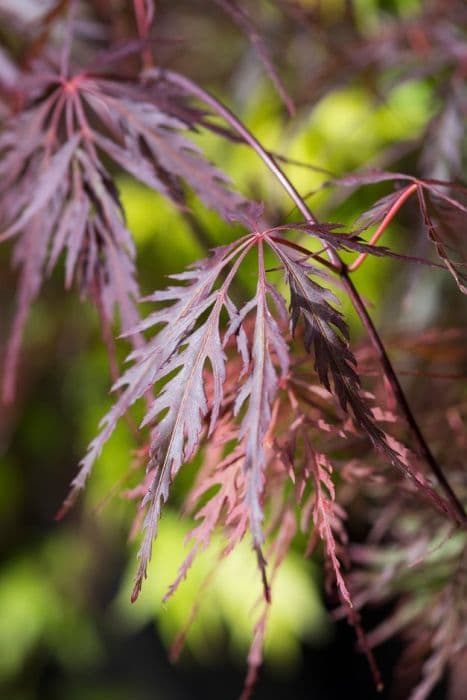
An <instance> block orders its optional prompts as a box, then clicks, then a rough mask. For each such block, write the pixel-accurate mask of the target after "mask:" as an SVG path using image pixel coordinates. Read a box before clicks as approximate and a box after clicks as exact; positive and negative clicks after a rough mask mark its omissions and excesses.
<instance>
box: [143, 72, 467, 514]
mask: <svg viewBox="0 0 467 700" xmlns="http://www.w3.org/2000/svg"><path fill="white" fill-rule="evenodd" d="M154 74H155V75H157V76H160V77H161V78H165V79H167V80H169V81H170V82H171V83H173V84H176V85H178V86H179V87H180V88H181V89H182V90H184V91H186V92H187V93H189V94H191V95H193V96H194V97H197V98H198V99H199V100H201V101H202V102H204V103H205V104H207V105H208V106H210V107H211V108H212V109H213V110H214V111H215V112H216V113H217V114H218V115H219V116H221V117H222V118H223V119H225V121H226V122H227V123H228V124H229V125H230V127H231V128H232V129H234V130H235V131H236V132H237V133H238V134H239V136H240V137H241V138H242V139H243V140H244V141H245V143H246V144H247V145H249V146H250V147H251V148H252V149H253V150H254V151H255V152H256V154H257V155H258V156H259V157H260V158H261V159H262V161H263V162H264V163H265V165H266V166H267V167H268V168H269V170H270V171H271V172H272V173H273V175H274V176H275V177H276V179H277V180H278V182H279V183H280V184H281V186H282V187H283V189H284V190H285V191H286V192H287V194H288V195H289V197H290V198H291V199H292V201H293V202H294V203H295V204H296V206H297V208H298V209H299V211H300V212H301V213H302V215H303V216H304V218H305V219H306V220H307V221H311V222H312V223H318V222H317V220H316V218H315V216H314V215H313V213H312V212H311V210H310V209H309V208H308V206H307V204H306V203H305V201H304V200H303V198H302V197H301V195H300V194H299V193H298V191H297V190H296V189H295V187H294V185H293V184H292V183H291V181H290V180H289V178H288V177H287V175H286V174H285V173H284V171H283V170H282V169H281V167H280V166H279V165H278V164H277V163H276V161H275V160H274V158H273V157H272V156H271V155H270V154H269V153H268V152H267V151H266V150H265V149H264V148H263V146H262V145H261V143H260V142H259V141H258V139H257V138H256V137H255V136H254V135H253V134H252V133H251V132H250V130H249V129H248V128H247V127H246V126H245V125H244V124H243V123H242V122H241V121H240V120H239V119H238V118H237V117H236V116H235V114H234V113H233V112H231V111H230V109H229V108H228V107H226V106H225V105H223V104H222V103H221V102H219V100H217V99H216V98H215V97H214V96H213V95H211V94H210V93H209V92H207V91H206V90H204V89H203V88H202V87H200V86H199V85H197V84H196V83H193V82H192V81H191V80H190V79H189V78H186V77H185V76H183V75H180V74H179V73H175V72H173V71H162V70H157V71H154ZM407 196H409V195H407ZM401 205H402V203H401ZM394 213H395V212H394ZM318 237H319V235H318ZM323 243H324V244H325V246H326V252H327V255H328V257H329V259H330V260H331V263H332V264H333V267H334V271H335V272H336V273H337V274H338V275H339V276H340V277H341V279H342V284H343V286H344V288H345V290H346V292H347V294H348V295H349V298H350V299H351V301H352V304H353V306H354V308H355V310H356V312H357V314H358V316H359V318H360V320H361V322H362V324H363V326H364V327H365V329H366V331H367V333H368V336H369V338H370V341H371V343H372V345H373V348H374V349H375V351H376V353H377V355H378V357H379V360H380V362H381V365H382V367H383V371H384V374H385V376H386V379H387V381H388V382H389V384H390V386H391V389H392V391H393V394H394V396H395V398H396V401H397V403H398V406H399V409H400V411H401V413H402V414H403V415H404V417H405V420H406V421H407V423H408V425H409V427H410V429H411V430H412V433H413V436H414V438H415V440H416V442H417V444H418V448H419V450H420V453H421V455H422V456H423V457H424V459H425V460H426V462H427V464H428V466H429V467H430V469H431V471H432V472H433V474H434V475H435V476H436V478H437V479H438V482H439V484H440V486H441V488H442V489H443V491H444V493H445V495H446V498H447V500H448V502H449V503H450V505H451V507H452V510H453V515H454V516H455V518H456V519H457V522H458V523H459V524H462V525H466V524H467V515H466V513H465V510H464V507H463V505H462V503H461V502H460V500H459V499H458V497H457V496H456V494H455V493H454V491H453V489H452V487H451V485H450V484H449V481H448V480H447V478H446V476H445V474H444V472H443V469H442V467H441V466H440V465H439V464H438V462H437V460H436V458H435V457H434V455H433V453H432V452H431V450H430V447H429V446H428V443H427V441H426V439H425V437H424V435H423V433H422V431H421V429H420V427H419V425H418V423H417V420H416V418H415V416H414V414H413V413H412V409H411V408H410V406H409V403H408V401H407V398H406V396H405V393H404V390H403V388H402V386H401V384H400V382H399V379H398V377H397V374H396V371H395V369H394V367H393V366H392V364H391V360H390V359H389V356H388V354H387V352H386V348H385V347H384V344H383V342H382V340H381V338H380V336H379V333H378V331H377V330H376V327H375V325H374V323H373V321H372V319H371V317H370V315H369V314H368V311H367V309H366V307H365V305H364V303H363V300H362V298H361V296H360V294H359V292H358V291H357V289H356V288H355V286H354V284H353V282H352V280H351V279H350V276H349V271H348V268H347V267H346V265H345V264H344V262H343V261H342V260H341V259H340V257H339V255H338V254H337V253H336V252H335V250H333V249H332V248H330V247H329V246H328V245H326V243H325V242H324V241H323Z"/></svg>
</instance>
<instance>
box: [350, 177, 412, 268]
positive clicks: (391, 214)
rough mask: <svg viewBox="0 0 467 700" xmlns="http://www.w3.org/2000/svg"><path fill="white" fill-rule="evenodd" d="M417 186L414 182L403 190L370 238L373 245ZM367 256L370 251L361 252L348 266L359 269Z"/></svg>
mask: <svg viewBox="0 0 467 700" xmlns="http://www.w3.org/2000/svg"><path fill="white" fill-rule="evenodd" d="M417 187H418V184H417V183H414V184H413V185H409V187H406V188H405V189H404V190H402V193H401V196H400V197H399V198H398V199H396V201H395V202H394V204H393V205H392V207H391V208H390V210H389V211H388V213H387V214H386V216H385V217H384V219H383V221H382V222H381V224H380V225H379V226H378V228H377V229H376V231H375V232H374V234H373V235H372V237H371V238H370V241H369V242H370V244H371V245H374V244H375V243H377V242H378V241H379V239H380V238H381V236H382V235H383V233H384V232H385V230H386V229H387V227H388V226H389V224H390V223H391V221H392V220H393V218H394V217H395V215H396V214H397V212H398V211H399V209H400V208H401V206H402V205H403V204H404V202H406V201H407V200H408V199H409V197H410V195H411V194H413V192H416V191H417ZM367 257H368V253H360V255H359V256H358V257H357V258H356V260H354V261H353V263H352V264H351V265H349V266H348V268H347V269H348V271H349V272H354V271H355V270H357V269H358V268H359V267H360V265H362V264H363V263H364V262H365V260H366V259H367Z"/></svg>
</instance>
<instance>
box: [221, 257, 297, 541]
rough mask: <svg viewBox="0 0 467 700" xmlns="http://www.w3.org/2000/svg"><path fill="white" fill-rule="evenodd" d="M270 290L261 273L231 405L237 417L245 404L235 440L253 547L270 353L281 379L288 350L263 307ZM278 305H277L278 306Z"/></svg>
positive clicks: (273, 382) (272, 391) (269, 396)
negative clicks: (244, 369)
mask: <svg viewBox="0 0 467 700" xmlns="http://www.w3.org/2000/svg"><path fill="white" fill-rule="evenodd" d="M268 291H269V292H270V293H271V294H274V290H273V289H272V288H271V287H270V286H269V285H268V284H267V282H266V277H265V272H264V269H263V270H262V271H261V266H260V273H259V279H258V285H257V289H256V298H255V304H256V318H255V329H254V334H253V348H252V368H251V373H250V374H249V376H248V378H247V380H246V381H245V382H244V384H243V386H242V388H241V389H240V392H239V394H238V396H237V399H236V402H235V408H234V412H235V414H238V413H239V411H240V409H241V408H242V406H243V404H244V403H245V402H246V401H247V400H248V406H247V409H246V411H245V415H244V417H243V420H242V423H241V426H240V433H239V437H240V438H241V439H243V440H244V444H245V461H244V466H243V469H244V471H245V473H246V474H247V487H246V500H247V504H248V508H249V512H250V524H251V530H252V533H253V541H254V544H255V545H256V546H258V547H259V545H260V544H261V543H262V541H263V539H264V538H263V533H262V529H261V521H262V518H263V514H262V508H261V505H260V495H261V493H262V490H263V479H264V468H265V464H266V449H265V448H266V445H265V440H266V435H267V433H268V430H269V428H270V425H271V417H272V416H271V409H272V404H273V402H274V399H275V397H276V393H277V388H278V379H277V374H276V369H275V367H274V362H273V358H272V353H275V355H276V356H277V358H278V360H279V363H280V367H281V376H282V377H285V376H286V375H287V372H288V364H289V359H288V348H287V345H286V343H285V341H284V340H283V337H282V334H281V332H280V329H279V327H278V324H277V322H276V320H275V319H274V318H273V316H272V314H271V312H270V310H269V308H268V304H267V293H268ZM279 303H280V302H279Z"/></svg>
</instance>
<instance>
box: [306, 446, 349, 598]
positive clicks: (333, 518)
mask: <svg viewBox="0 0 467 700" xmlns="http://www.w3.org/2000/svg"><path fill="white" fill-rule="evenodd" d="M304 445H305V459H306V465H305V471H306V473H307V474H308V475H309V477H311V479H312V480H313V486H314V492H313V493H312V494H311V496H310V497H309V500H308V503H306V504H305V506H304V508H303V512H302V528H304V529H305V528H306V526H307V524H308V521H309V519H310V514H311V517H312V521H313V525H314V528H315V530H314V531H313V532H312V534H311V537H310V538H309V543H308V547H307V553H308V554H310V553H311V551H312V549H313V547H314V543H315V540H316V535H315V533H317V534H318V536H319V538H320V540H321V541H322V542H323V544H324V547H325V550H326V556H327V558H328V561H329V563H330V566H331V569H332V572H333V575H334V578H335V581H336V584H337V588H338V591H339V593H340V596H341V597H342V599H343V600H344V602H345V603H346V604H347V605H348V606H349V607H352V600H351V597H350V593H349V590H348V587H347V584H346V582H345V580H344V577H343V575H342V571H341V561H340V557H341V555H342V549H343V547H344V546H345V544H346V543H347V535H346V532H345V528H344V524H343V520H344V518H345V513H344V511H343V510H342V508H341V506H339V504H338V503H336V492H335V487H334V483H333V480H332V473H333V469H332V465H331V463H330V462H329V460H328V459H327V458H326V456H325V455H323V454H316V453H315V452H314V451H313V449H312V446H311V444H310V441H309V439H308V437H307V435H306V434H305V435H304ZM310 511H311V513H310ZM308 526H309V525H308ZM306 529H308V528H306Z"/></svg>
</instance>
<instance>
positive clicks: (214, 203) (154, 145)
mask: <svg viewBox="0 0 467 700" xmlns="http://www.w3.org/2000/svg"><path fill="white" fill-rule="evenodd" d="M82 94H83V99H84V100H85V101H86V103H87V104H88V105H89V107H90V108H91V109H92V110H93V111H94V112H95V114H96V115H97V116H98V117H99V119H100V121H101V123H102V125H103V126H105V127H106V129H107V130H108V132H109V133H110V135H111V136H112V137H113V138H112V139H109V138H108V137H107V136H105V135H103V134H100V133H98V132H96V131H94V132H93V137H94V140H95V142H96V143H97V145H98V146H99V147H100V148H101V149H102V150H103V151H105V152H106V153H107V154H108V155H109V156H110V157H111V158H112V160H114V161H115V162H116V163H118V165H120V166H121V167H123V168H124V169H125V170H127V172H129V173H130V174H131V175H133V176H134V177H136V178H137V179H139V180H141V181H142V182H144V183H145V184H146V185H148V186H149V187H152V188H153V189H155V190H157V191H159V192H162V193H163V194H164V195H166V196H168V197H170V198H171V199H173V200H174V201H175V202H177V203H181V202H183V194H182V189H181V184H182V182H185V183H186V184H187V185H188V186H189V187H190V188H191V189H192V190H193V191H194V192H195V193H196V194H197V195H198V196H199V198H200V199H201V201H202V202H203V203H204V204H205V205H206V206H208V207H210V208H212V209H215V210H216V211H217V212H218V213H219V214H220V215H221V216H222V217H223V218H225V219H226V220H227V221H232V220H234V219H240V220H244V219H245V218H248V217H249V214H248V210H249V209H250V208H251V206H252V205H251V204H250V203H248V202H247V200H245V199H244V198H243V197H242V196H241V195H240V194H238V193H237V192H235V191H233V190H232V189H231V188H230V185H231V183H230V180H229V178H227V177H226V176H225V175H224V174H223V173H222V172H221V171H220V170H218V169H217V168H215V167H214V166H213V165H212V164H211V163H209V161H207V160H206V159H205V158H204V157H203V154H202V151H201V150H200V149H198V148H197V147H196V146H195V144H194V143H193V142H192V141H190V140H188V139H187V138H186V137H185V135H184V133H183V132H185V133H186V132H187V126H186V124H185V123H184V122H182V121H181V120H180V119H177V118H175V117H172V116H169V115H168V114H165V113H164V112H162V111H160V110H159V109H158V108H157V107H156V106H155V105H154V104H152V103H150V102H144V101H141V102H137V101H132V100H130V99H125V98H120V99H117V98H116V97H113V96H112V95H111V94H105V92H102V91H101V90H99V89H98V86H93V83H92V82H90V83H89V84H87V85H86V86H85V89H83V93H82ZM255 211H256V208H255Z"/></svg>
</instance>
